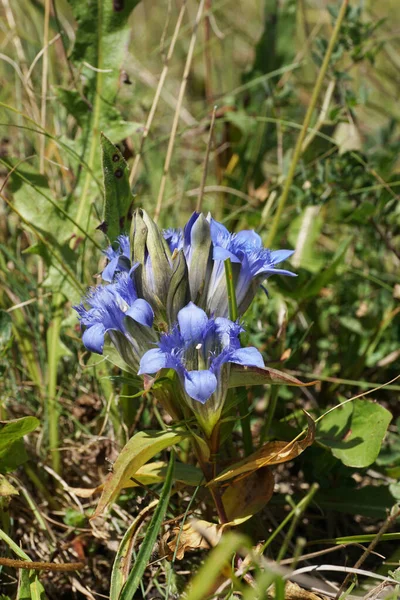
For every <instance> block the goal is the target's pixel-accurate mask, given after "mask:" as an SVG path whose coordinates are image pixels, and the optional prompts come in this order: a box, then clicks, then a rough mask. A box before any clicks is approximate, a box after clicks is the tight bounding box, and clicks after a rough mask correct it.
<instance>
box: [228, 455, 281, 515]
mask: <svg viewBox="0 0 400 600" xmlns="http://www.w3.org/2000/svg"><path fill="white" fill-rule="evenodd" d="M274 483H275V482H274V476H273V474H272V472H271V470H270V469H269V468H268V467H264V468H262V469H258V470H257V471H254V472H253V473H251V474H250V475H249V477H246V479H239V480H237V481H233V482H231V483H230V485H229V487H228V488H227V489H226V491H225V492H224V493H223V495H222V502H223V505H224V508H225V512H226V515H227V517H228V519H229V521H230V522H232V523H233V524H236V525H238V524H239V523H242V522H243V521H246V520H247V519H250V517H252V516H253V515H255V514H256V513H257V512H258V511H260V510H261V509H263V508H264V506H265V505H266V504H267V503H268V502H269V501H270V499H271V496H272V494H273V492H274Z"/></svg>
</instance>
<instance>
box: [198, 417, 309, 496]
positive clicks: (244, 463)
mask: <svg viewBox="0 0 400 600" xmlns="http://www.w3.org/2000/svg"><path fill="white" fill-rule="evenodd" d="M304 413H305V415H306V417H307V423H308V429H307V432H306V435H305V437H304V438H303V439H301V440H299V439H297V438H295V439H294V440H292V441H291V442H267V443H266V444H264V446H262V447H261V448H260V449H259V450H257V451H256V452H253V454H250V455H249V456H247V457H246V458H244V459H243V460H241V461H239V462H237V463H235V464H234V465H231V466H230V467H228V468H227V469H225V471H223V472H222V473H221V474H220V475H218V477H216V478H215V479H213V481H211V482H210V483H209V485H210V484H214V483H220V482H222V481H226V480H228V479H232V478H234V477H235V478H236V477H239V476H240V475H243V474H250V473H252V472H253V471H256V470H257V469H261V468H262V467H266V466H271V465H278V464H281V463H285V462H288V461H289V460H293V459H294V458H296V457H297V456H299V454H301V453H302V452H304V450H305V449H306V448H308V446H311V444H312V443H313V441H314V438H315V423H314V421H313V419H312V417H311V416H310V415H309V414H308V413H307V412H306V411H304ZM298 437H299V436H298ZM245 476H246V475H245Z"/></svg>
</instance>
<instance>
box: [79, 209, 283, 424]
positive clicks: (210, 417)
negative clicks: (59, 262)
mask: <svg viewBox="0 0 400 600" xmlns="http://www.w3.org/2000/svg"><path fill="white" fill-rule="evenodd" d="M291 254H292V251H291V250H278V251H275V252H272V251H270V250H268V249H265V248H263V245H262V241H261V238H260V236H259V235H257V234H256V233H255V232H254V231H250V230H249V231H241V232H239V233H236V234H235V233H230V232H229V231H228V230H227V229H226V228H225V227H224V226H223V225H222V224H221V223H218V222H217V221H215V220H214V219H212V217H211V216H210V215H209V216H208V217H205V216H204V215H202V214H198V213H194V214H193V215H192V216H191V218H190V219H189V221H188V223H187V224H186V226H185V227H184V229H167V230H163V231H161V230H160V229H159V228H158V227H157V225H156V224H155V223H154V221H153V220H152V219H151V218H150V217H149V215H148V214H147V213H146V211H144V210H137V211H136V212H135V214H134V216H133V220H132V229H131V234H130V236H127V235H122V236H120V237H119V238H118V239H117V240H116V242H115V244H114V245H113V246H111V247H109V248H108V249H107V250H106V251H105V255H106V257H107V259H108V264H107V266H106V268H105V269H104V271H103V273H102V277H103V280H104V281H105V282H106V283H105V284H104V285H99V286H98V287H96V288H94V289H92V290H91V291H89V293H88V295H87V296H86V298H85V299H84V301H83V302H82V303H81V304H80V305H79V306H77V307H75V310H76V311H77V313H78V317H79V320H80V323H81V326H82V328H83V336H82V340H83V343H84V345H85V346H86V348H87V349H88V350H90V351H92V352H96V353H98V354H103V353H106V354H107V348H110V345H111V346H112V347H113V348H114V350H116V351H117V353H118V355H119V356H120V357H121V358H122V360H123V361H124V364H125V365H126V369H127V370H129V371H131V372H133V373H135V374H137V375H143V376H150V375H151V376H153V377H155V378H156V380H157V378H158V379H159V374H160V375H162V374H165V373H172V377H173V379H172V381H174V384H173V390H172V393H171V394H170V398H169V401H168V402H167V403H166V405H167V406H172V404H171V403H173V404H175V406H174V409H173V410H170V412H171V413H173V416H174V417H176V415H183V416H188V410H189V414H194V416H195V417H196V418H197V421H198V423H199V425H200V426H201V428H202V429H203V430H204V432H205V433H206V435H207V436H210V435H211V432H212V430H213V427H214V426H215V424H216V423H217V421H218V420H219V419H220V416H221V413H222V410H223V406H224V403H225V399H226V395H227V390H228V385H229V374H230V365H231V364H236V365H241V367H242V368H248V367H257V368H263V367H264V362H263V359H262V356H261V354H260V353H259V351H258V350H257V349H256V348H242V347H241V344H240V340H239V335H240V333H241V332H242V331H243V328H242V326H241V325H240V323H239V322H233V321H231V320H230V319H229V314H228V313H229V309H228V293H227V284H226V277H225V267H224V261H225V260H226V259H228V258H229V259H230V261H231V263H232V270H233V274H234V281H235V292H236V303H237V307H238V315H239V318H240V317H241V316H242V315H243V314H244V312H245V311H246V310H247V308H248V307H249V306H250V304H251V302H252V300H253V299H254V296H255V294H256V292H257V289H258V287H259V286H260V285H261V284H262V283H263V281H265V279H267V278H268V277H269V276H270V275H274V274H281V275H289V276H293V275H294V273H291V272H290V271H287V270H284V269H279V268H276V265H278V264H279V263H280V262H282V261H284V260H285V259H287V258H288V257H289V256H290V255H291ZM161 387H162V386H161ZM154 389H156V388H154ZM162 392H163V393H161V394H160V398H164V399H165V390H162ZM178 405H179V406H178Z"/></svg>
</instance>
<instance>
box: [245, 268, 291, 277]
mask: <svg viewBox="0 0 400 600" xmlns="http://www.w3.org/2000/svg"><path fill="white" fill-rule="evenodd" d="M256 275H265V276H266V277H267V276H269V275H289V277H297V275H296V273H292V271H286V269H274V268H273V267H266V268H265V269H263V267H261V269H259V270H258V271H257V273H255V274H254V276H256Z"/></svg>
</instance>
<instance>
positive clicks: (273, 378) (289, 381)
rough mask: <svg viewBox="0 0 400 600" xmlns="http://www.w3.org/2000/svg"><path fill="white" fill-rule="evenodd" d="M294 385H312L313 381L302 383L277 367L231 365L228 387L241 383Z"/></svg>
mask: <svg viewBox="0 0 400 600" xmlns="http://www.w3.org/2000/svg"><path fill="white" fill-rule="evenodd" d="M273 384H277V385H278V384H280V385H295V386H307V385H313V384H314V382H313V381H311V382H307V383H303V382H302V381H300V379H297V377H293V376H292V375H288V374H287V373H283V371H279V370H278V369H270V368H268V367H264V369H261V368H260V367H242V366H241V365H234V364H232V365H231V369H230V377H229V387H230V388H235V387H240V386H242V385H273Z"/></svg>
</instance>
